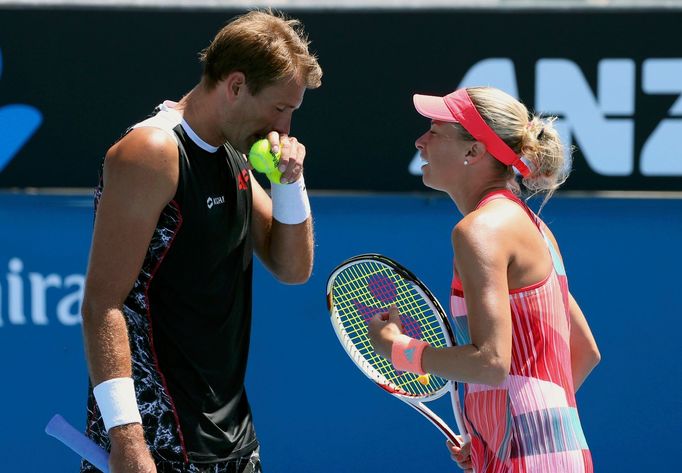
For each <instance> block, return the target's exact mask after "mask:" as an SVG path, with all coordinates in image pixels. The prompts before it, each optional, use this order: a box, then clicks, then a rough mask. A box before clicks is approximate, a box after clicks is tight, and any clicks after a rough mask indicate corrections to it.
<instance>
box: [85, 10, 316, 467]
mask: <svg viewBox="0 0 682 473" xmlns="http://www.w3.org/2000/svg"><path fill="white" fill-rule="evenodd" d="M201 59H202V62H203V64H204V73H203V75H202V78H201V81H200V82H199V84H197V86H196V87H194V89H192V91H190V92H189V93H188V94H187V95H186V96H185V97H183V98H182V99H181V100H180V102H179V103H174V102H170V101H166V102H164V103H163V104H161V105H160V106H159V107H158V108H157V110H156V111H155V114H154V115H153V116H152V117H151V118H149V119H147V120H145V121H143V122H141V123H138V124H137V125H135V126H133V127H132V128H131V129H130V130H129V131H128V133H127V134H126V135H125V136H124V137H123V138H122V139H121V140H120V141H119V142H117V143H116V144H114V145H113V146H112V147H111V149H109V151H108V152H107V154H106V157H105V160H104V164H103V170H102V178H101V180H100V185H99V187H98V189H97V192H96V195H95V200H96V202H95V208H96V219H95V228H94V235H93V242H92V249H91V254H90V263H89V268H88V275H87V282H86V289H85V298H84V302H83V330H84V337H85V351H86V356H87V360H88V365H89V371H90V380H91V383H92V386H94V389H92V391H91V393H90V396H89V401H88V422H87V426H88V434H89V436H90V437H91V438H93V439H94V440H95V441H96V442H98V443H99V444H100V445H102V446H104V447H105V448H107V449H109V450H110V452H111V453H110V460H109V464H110V468H111V471H112V473H122V472H125V473H138V472H145V473H147V472H157V471H158V472H204V471H206V472H207V471H211V472H216V473H222V472H235V473H237V472H242V471H244V472H246V471H249V472H252V471H260V470H261V467H260V462H259V457H258V442H257V439H256V436H255V432H254V428H253V425H252V421H251V413H250V409H249V405H248V401H247V398H246V394H245V392H244V373H245V370H246V357H247V353H248V347H249V334H250V326H251V272H252V253H253V251H255V252H256V254H257V256H258V257H259V258H260V260H261V261H262V262H263V264H264V265H265V266H266V267H267V268H268V269H269V270H270V271H271V272H272V273H273V274H274V275H275V276H276V277H277V278H278V279H279V280H280V281H282V282H285V283H290V284H300V283H304V282H305V281H306V280H307V279H308V278H309V276H310V273H311V270H312V260H313V237H312V224H311V218H310V206H309V203H308V198H307V195H306V192H305V184H304V182H303V177H302V166H303V160H304V158H305V148H304V146H303V145H302V144H301V143H299V142H298V140H297V139H296V138H294V137H292V136H289V128H290V125H291V117H292V113H293V111H294V110H296V109H298V108H299V107H300V105H301V103H302V101H303V95H304V92H305V90H306V89H308V88H317V87H319V85H320V79H321V76H322V71H321V69H320V66H319V65H318V63H317V60H316V59H315V57H314V56H313V55H311V54H310V53H309V52H308V42H307V39H306V38H305V36H304V34H303V32H302V30H300V28H299V23H298V22H297V21H295V20H287V19H285V18H283V17H281V16H278V15H276V14H272V13H271V12H256V11H254V12H249V13H247V14H245V15H243V16H241V17H238V18H236V19H235V20H234V21H232V22H230V23H229V24H227V25H226V26H225V27H224V28H223V29H222V30H220V31H219V32H218V34H217V35H216V37H215V38H214V40H213V42H212V43H211V44H210V45H209V47H208V48H207V49H206V50H204V51H203V52H202V55H201ZM265 136H267V138H268V140H269V141H270V143H271V146H272V148H273V151H274V152H277V151H281V153H282V155H281V159H280V170H281V171H282V178H281V181H280V182H279V183H272V192H271V194H272V200H271V199H270V197H269V196H268V195H267V194H266V192H265V191H264V190H263V188H262V187H261V186H260V185H259V184H258V183H257V182H256V180H254V179H253V176H252V174H251V172H250V170H249V167H248V164H247V162H246V160H245V159H244V154H243V153H246V152H248V150H249V148H250V146H251V145H252V144H253V143H254V142H255V141H256V140H257V139H259V138H263V137H265ZM82 471H96V470H94V469H93V467H92V466H91V465H90V464H88V463H87V462H83V466H82Z"/></svg>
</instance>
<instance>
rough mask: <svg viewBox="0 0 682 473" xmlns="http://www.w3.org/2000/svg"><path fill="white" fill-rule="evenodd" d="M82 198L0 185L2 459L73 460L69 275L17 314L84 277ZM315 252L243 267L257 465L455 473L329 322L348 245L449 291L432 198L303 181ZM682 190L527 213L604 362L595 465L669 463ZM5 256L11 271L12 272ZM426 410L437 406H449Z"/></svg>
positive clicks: (592, 439) (438, 444)
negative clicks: (39, 314)
mask: <svg viewBox="0 0 682 473" xmlns="http://www.w3.org/2000/svg"><path fill="white" fill-rule="evenodd" d="M91 201H92V199H91V197H90V196H68V195H29V194H13V193H0V321H2V325H0V360H2V361H1V363H2V365H1V366H2V378H0V379H2V384H1V385H0V406H1V407H0V409H1V418H2V421H0V446H1V447H0V471H2V472H5V471H11V472H45V471H54V472H62V471H64V472H67V471H77V465H78V459H77V458H76V455H75V454H73V453H72V452H70V451H69V450H67V449H66V448H65V447H63V446H61V445H60V444H59V443H58V442H57V441H56V440H54V439H52V438H50V437H47V436H46V435H45V434H44V433H43V428H44V425H45V424H46V423H47V421H48V420H49V419H50V418H51V416H52V415H53V414H54V413H56V412H60V413H62V414H63V415H64V416H65V417H66V418H67V419H68V420H69V421H71V422H72V423H73V424H74V425H76V426H77V427H79V428H82V426H83V425H84V413H85V409H84V405H85V397H86V381H87V378H86V376H87V374H86V367H85V361H84V358H83V348H82V336H81V331H80V325H72V326H65V325H63V324H61V323H59V321H58V320H57V316H56V306H57V304H58V302H59V301H60V300H62V299H63V298H64V297H67V296H68V295H69V294H72V293H73V292H74V289H73V288H63V287H55V288H50V289H48V290H47V293H46V294H47V299H46V315H47V320H48V323H47V325H36V324H35V323H33V322H32V321H31V316H30V314H31V308H32V307H31V298H30V283H29V281H30V276H29V275H30V273H40V274H41V275H43V276H46V275H49V274H57V275H59V277H60V278H61V279H62V280H63V278H64V277H66V276H68V275H71V274H81V275H82V274H84V272H85V268H86V264H87V254H88V250H89V244H90V236H91V227H92V204H91ZM312 207H313V211H314V213H315V224H316V230H315V232H316V241H317V244H316V260H315V269H314V273H313V277H312V278H311V280H310V281H309V282H308V283H307V284H306V285H304V286H283V285H280V284H278V283H276V282H275V281H274V279H273V278H272V277H271V276H270V275H269V274H267V272H266V271H265V270H264V269H263V268H262V267H261V266H260V265H259V264H258V265H257V268H256V272H255V287H256V291H255V297H254V311H255V312H254V328H253V337H252V345H251V359H250V365H249V371H248V377H247V387H248V393H249V397H250V401H251V403H252V407H253V410H254V416H255V422H256V429H257V432H258V434H259V437H260V440H261V444H262V457H263V463H264V468H265V471H266V472H268V473H272V472H287V471H325V472H347V471H358V472H374V471H381V470H384V471H421V470H424V469H427V468H428V469H432V470H433V471H457V468H456V466H455V465H454V464H452V463H451V460H450V459H449V455H448V454H447V452H446V449H445V447H444V439H443V438H442V436H441V434H440V433H439V432H438V431H437V430H436V429H435V428H433V427H432V426H431V425H430V424H429V423H428V422H427V421H426V420H425V419H423V418H422V417H421V416H419V415H417V414H416V413H415V412H413V411H412V409H410V408H409V407H408V406H406V405H404V404H403V403H401V402H400V401H398V400H396V399H393V398H391V397H390V396H388V395H387V394H385V393H384V392H382V390H380V389H379V388H377V387H376V386H374V385H373V384H372V383H371V382H370V381H369V380H367V379H366V378H365V377H364V376H363V375H362V374H360V372H359V371H357V369H356V368H355V366H354V365H353V363H352V362H351V361H350V359H348V358H347V356H346V355H345V352H344V351H343V349H342V348H341V347H340V346H339V344H338V342H337V340H336V337H335V335H334V333H333V330H332V328H331V324H330V323H329V321H328V313H327V309H326V303H325V285H326V279H327V276H328V274H329V272H330V271H331V270H332V269H333V268H334V267H335V266H336V265H337V264H338V263H339V262H341V261H342V260H343V259H345V258H347V257H350V256H352V255H355V254H358V253H365V252H378V253H383V254H386V255H387V256H391V257H393V258H394V259H396V260H398V261H399V262H401V263H403V264H404V265H405V266H407V267H408V268H410V269H411V270H412V271H413V272H415V273H416V274H417V275H419V276H420V277H421V278H422V279H423V280H424V282H425V283H426V284H427V285H428V286H429V287H430V288H431V289H432V291H433V292H434V293H435V294H436V296H437V297H438V298H439V299H440V300H441V302H442V303H443V304H444V305H446V306H447V296H448V288H449V284H450V278H451V267H452V250H451V247H450V230H451V228H452V226H454V224H455V223H456V222H457V221H458V219H459V218H460V216H459V214H458V212H457V210H456V208H455V207H454V205H453V204H452V203H451V202H450V201H449V200H448V199H447V198H444V197H441V196H436V195H430V194H420V195H382V196H313V198H312ZM681 215H682V200H675V199H668V200H663V199H641V200H636V199H596V198H576V197H570V198H569V197H563V196H556V197H554V198H553V199H552V200H551V201H550V202H549V204H548V205H547V206H546V207H545V209H544V210H543V217H544V219H545V221H546V222H547V223H548V224H549V225H550V227H551V228H552V230H553V231H554V233H555V235H556V236H557V239H558V240H559V243H560V245H561V249H562V252H563V256H564V260H565V262H566V266H567V271H568V275H569V282H570V285H571V290H572V292H573V294H574V295H575V297H576V299H577V300H578V302H579V303H580V304H581V306H582V308H583V311H584V312H585V314H586V315H587V317H588V320H589V322H590V324H591V327H592V330H593V332H594V334H595V337H596V338H597V341H598V343H599V347H600V349H601V353H602V358H603V359H602V363H601V364H600V365H599V366H598V367H597V368H596V369H595V371H594V372H593V374H592V375H591V377H590V378H589V379H588V380H587V381H586V383H585V384H584V386H583V387H582V388H581V390H580V391H579V393H578V403H579V409H580V413H581V418H582V422H583V425H584V429H585V432H586V436H587V439H588V443H589V445H590V447H591V449H592V452H593V456H594V460H595V465H596V470H597V471H599V472H614V473H615V472H619V473H620V472H635V471H637V472H638V471H642V470H647V471H672V470H673V469H675V468H676V466H675V465H677V461H676V460H675V457H676V456H675V455H673V452H677V451H678V450H679V438H680V435H681V434H682V409H681V407H682V406H681V403H680V401H679V393H680V388H681V387H682V386H681V381H680V379H681V375H682V372H681V371H682V370H681V369H680V365H679V359H680V355H681V354H682V353H681V352H682V350H681V348H680V346H681V344H680V341H679V335H678V334H679V333H680V331H681V329H682V317H681V316H682V298H681V296H680V288H679V280H680V278H679V269H680V268H681V267H682V256H681V253H680V242H682V218H681ZM17 258H18V259H19V260H21V262H22V263H23V268H22V270H21V271H20V272H19V276H20V278H21V280H22V282H23V284H24V286H25V287H24V296H25V297H24V301H23V302H24V308H25V312H26V317H27V323H26V324H24V325H16V324H11V323H10V322H9V319H8V303H9V301H8V296H9V295H8V292H9V289H8V287H9V282H8V274H9V273H12V271H11V270H10V269H9V261H10V260H12V259H17ZM16 272H17V271H16V270H14V273H16ZM433 404H434V406H433V407H434V410H436V412H438V413H440V414H442V415H443V416H444V417H445V418H446V420H450V419H451V418H452V417H451V415H450V414H449V405H448V403H447V401H446V400H443V399H441V400H439V401H436V402H435V403H433Z"/></svg>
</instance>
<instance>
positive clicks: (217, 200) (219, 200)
mask: <svg viewBox="0 0 682 473" xmlns="http://www.w3.org/2000/svg"><path fill="white" fill-rule="evenodd" d="M224 203H225V196H224V195H221V196H217V197H209V198H208V199H206V207H208V208H209V209H212V208H213V206H214V205H220V204H224Z"/></svg>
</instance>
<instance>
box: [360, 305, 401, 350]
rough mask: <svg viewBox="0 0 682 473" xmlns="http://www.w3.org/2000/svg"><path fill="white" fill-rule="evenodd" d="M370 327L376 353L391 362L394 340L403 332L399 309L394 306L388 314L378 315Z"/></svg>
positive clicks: (372, 319) (370, 323) (370, 337)
mask: <svg viewBox="0 0 682 473" xmlns="http://www.w3.org/2000/svg"><path fill="white" fill-rule="evenodd" d="M368 326H369V328H368V335H369V339H370V341H371V342H372V346H373V347H374V351H375V352H377V353H378V354H379V355H381V356H383V357H384V358H386V359H388V360H389V361H391V349H392V348H393V340H395V339H396V337H397V336H398V335H400V334H401V333H402V332H403V324H402V323H401V322H400V313H399V312H398V308H397V307H396V306H395V305H392V306H390V307H389V308H388V312H382V313H379V314H376V315H375V316H374V317H372V318H371V319H370V320H369V322H368Z"/></svg>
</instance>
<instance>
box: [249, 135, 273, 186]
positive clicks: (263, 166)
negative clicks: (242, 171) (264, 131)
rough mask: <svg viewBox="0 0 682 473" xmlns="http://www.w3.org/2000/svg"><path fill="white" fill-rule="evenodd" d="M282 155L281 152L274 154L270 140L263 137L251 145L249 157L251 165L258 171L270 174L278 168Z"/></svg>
mask: <svg viewBox="0 0 682 473" xmlns="http://www.w3.org/2000/svg"><path fill="white" fill-rule="evenodd" d="M280 155H281V152H279V153H277V154H272V150H271V149H270V142H269V141H268V140H265V139H263V140H258V141H256V142H255V143H254V144H253V146H251V150H250V151H249V158H248V159H249V163H251V166H253V168H254V169H255V170H256V171H258V172H262V173H264V174H269V173H272V172H273V171H276V170H277V164H279V157H280ZM268 177H270V176H268ZM270 180H272V179H270Z"/></svg>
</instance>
